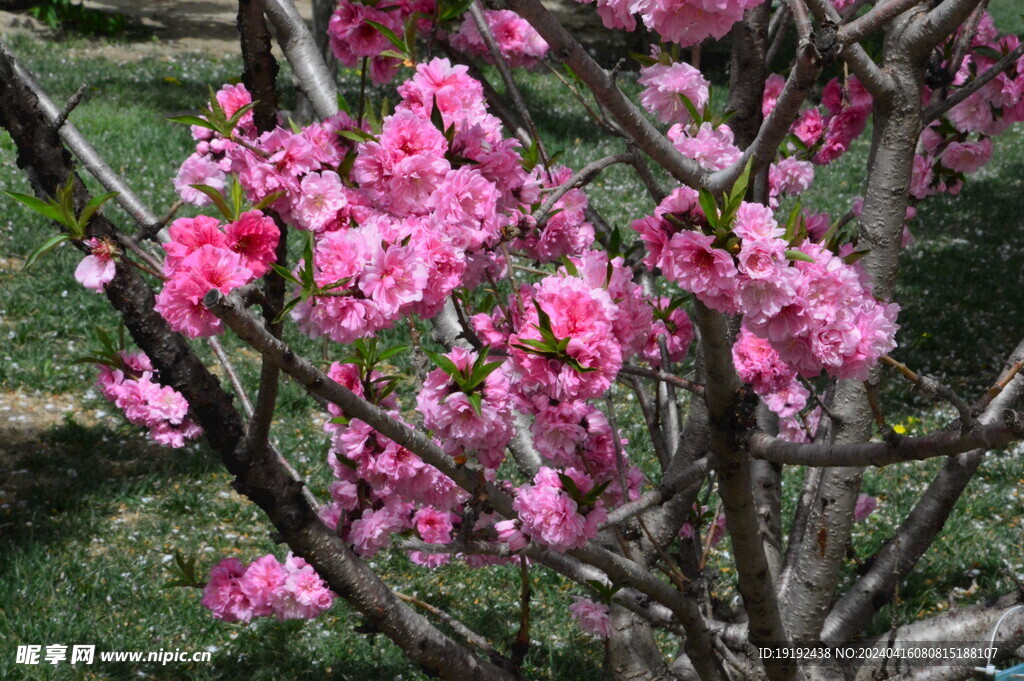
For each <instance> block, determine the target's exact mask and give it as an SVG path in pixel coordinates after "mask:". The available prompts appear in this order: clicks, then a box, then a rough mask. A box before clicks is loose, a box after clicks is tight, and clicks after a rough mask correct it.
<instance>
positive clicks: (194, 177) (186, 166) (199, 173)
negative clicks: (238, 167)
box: [174, 113, 252, 206]
mask: <svg viewBox="0 0 1024 681" xmlns="http://www.w3.org/2000/svg"><path fill="white" fill-rule="evenodd" d="M249 116H250V117H251V116H252V114H251V113H250V114H249ZM224 180H225V175H224V170H223V169H222V168H221V167H220V164H219V163H217V162H216V161H214V160H213V159H212V158H210V157H209V156H208V155H202V154H192V155H191V156H189V157H188V158H187V159H185V161H184V162H183V163H182V164H181V168H180V169H179V170H178V174H177V175H176V176H175V178H174V190H175V191H176V192H178V196H180V197H181V200H182V201H184V202H185V203H191V204H192V205H193V206H208V205H210V203H211V201H210V197H209V196H207V195H206V194H204V193H203V192H201V191H199V190H198V189H194V188H193V187H192V185H194V184H205V185H206V186H208V187H213V188H214V189H216V190H218V191H219V190H221V189H224V186H225V181H224Z"/></svg>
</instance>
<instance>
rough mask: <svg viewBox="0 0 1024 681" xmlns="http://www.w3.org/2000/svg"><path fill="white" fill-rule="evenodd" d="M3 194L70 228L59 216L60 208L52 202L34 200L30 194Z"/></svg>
mask: <svg viewBox="0 0 1024 681" xmlns="http://www.w3.org/2000/svg"><path fill="white" fill-rule="evenodd" d="M4 194H7V196H9V197H11V198H12V199H14V200H15V201H17V202H19V203H23V204H25V205H26V206H28V207H29V208H31V209H32V210H33V211H35V212H36V213H39V214H40V215H42V216H43V217H46V218H49V219H51V220H53V221H54V222H59V223H60V224H62V225H64V226H65V227H70V225H68V224H66V223H65V222H64V216H63V215H62V214H61V212H60V208H59V207H58V206H57V204H56V203H54V202H53V201H43V200H42V199H39V198H36V197H35V196H32V195H30V194H21V193H19V192H8V191H5V192H4Z"/></svg>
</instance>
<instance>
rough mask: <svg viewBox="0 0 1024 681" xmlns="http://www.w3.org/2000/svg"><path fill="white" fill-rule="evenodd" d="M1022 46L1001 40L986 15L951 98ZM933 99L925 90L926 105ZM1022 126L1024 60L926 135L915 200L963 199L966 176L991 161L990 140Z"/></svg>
mask: <svg viewBox="0 0 1024 681" xmlns="http://www.w3.org/2000/svg"><path fill="white" fill-rule="evenodd" d="M1019 44H1020V39H1019V38H1018V37H1017V36H1015V35H1012V34H1011V35H1006V36H1001V37H1000V36H998V35H997V34H996V29H995V26H994V25H993V23H992V17H991V16H990V15H989V14H987V13H985V14H984V15H983V16H982V19H981V22H980V23H979V25H978V30H977V32H976V33H975V35H974V37H973V39H972V40H971V49H970V50H969V51H968V52H967V54H966V55H965V57H964V60H963V62H962V63H961V65H960V68H959V70H958V71H957V73H956V75H955V77H954V79H953V85H954V86H955V87H954V88H953V89H952V90H951V94H955V93H956V90H957V89H958V88H959V87H963V86H965V85H967V84H968V83H969V82H970V81H972V80H973V79H974V78H976V77H977V76H978V75H980V74H982V73H984V72H985V71H987V70H988V69H989V68H990V67H991V66H992V65H993V64H994V63H995V61H996V59H995V58H994V57H995V55H996V54H998V55H1005V54H1008V53H1009V52H1011V51H1013V50H1014V49H1016V48H1017V46H1018V45H1019ZM952 45H953V39H951V40H950V41H949V43H948V44H947V45H946V47H945V50H946V56H947V58H949V57H951V56H952V49H953V48H952ZM947 67H948V64H947ZM933 98H934V93H933V92H932V91H931V90H928V89H926V90H925V92H924V101H925V103H926V104H927V103H928V102H929V101H931V100H932V99H933ZM1022 120H1024V57H1022V58H1021V59H1018V60H1017V63H1016V64H1014V65H1012V66H1011V67H1010V68H1009V69H1007V70H1006V71H1004V72H1002V73H1000V74H999V75H997V76H996V77H995V78H994V79H993V80H992V81H990V82H989V83H987V84H985V85H984V86H982V87H981V88H980V89H979V90H978V91H977V92H975V93H973V94H972V95H970V96H969V97H968V98H967V99H965V100H964V101H962V102H960V103H959V104H957V105H955V106H954V107H953V108H952V109H950V110H949V112H948V113H946V115H945V116H943V117H942V118H940V119H939V120H937V121H935V122H934V123H932V124H931V125H929V126H928V127H926V128H925V129H924V130H923V131H922V132H921V138H920V140H919V143H918V154H917V155H916V156H915V157H914V169H913V176H912V178H911V184H910V195H911V196H912V197H914V198H915V199H924V198H926V197H928V196H931V195H933V194H940V193H949V194H957V193H959V192H960V188H961V187H962V186H963V180H964V176H965V175H970V174H972V173H975V172H977V171H978V170H979V169H980V168H981V167H982V166H984V165H986V164H987V163H988V162H989V160H990V159H991V158H992V139H991V138H992V137H993V136H995V135H998V134H1000V133H1002V132H1004V131H1006V129H1007V128H1009V127H1010V125H1012V124H1013V123H1017V122H1020V121H1022Z"/></svg>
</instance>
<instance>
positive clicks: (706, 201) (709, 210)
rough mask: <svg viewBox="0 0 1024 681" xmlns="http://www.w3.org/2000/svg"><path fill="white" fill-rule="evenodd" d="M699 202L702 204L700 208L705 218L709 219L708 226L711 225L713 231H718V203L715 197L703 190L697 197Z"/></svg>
mask: <svg viewBox="0 0 1024 681" xmlns="http://www.w3.org/2000/svg"><path fill="white" fill-rule="evenodd" d="M697 201H698V202H699V203H700V208H701V210H702V211H704V217H706V218H707V220H708V224H709V225H711V228H712V229H715V230H717V229H718V203H717V202H716V201H715V197H714V195H713V194H712V193H711V192H709V191H708V190H707V189H701V190H700V193H699V194H698V195H697Z"/></svg>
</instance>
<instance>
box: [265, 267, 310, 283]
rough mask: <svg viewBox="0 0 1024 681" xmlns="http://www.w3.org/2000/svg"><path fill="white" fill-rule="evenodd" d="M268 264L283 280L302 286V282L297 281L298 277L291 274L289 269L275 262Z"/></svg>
mask: <svg viewBox="0 0 1024 681" xmlns="http://www.w3.org/2000/svg"><path fill="white" fill-rule="evenodd" d="M270 266H271V267H272V268H273V270H274V271H275V272H277V274H278V276H280V277H281V278H282V279H284V280H285V281H290V282H292V283H293V284H298V285H299V286H302V282H301V281H299V279H298V277H296V276H295V275H294V274H292V273H291V271H289V270H288V269H286V268H284V267H281V266H280V265H278V264H276V263H275V264H271V265H270Z"/></svg>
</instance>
